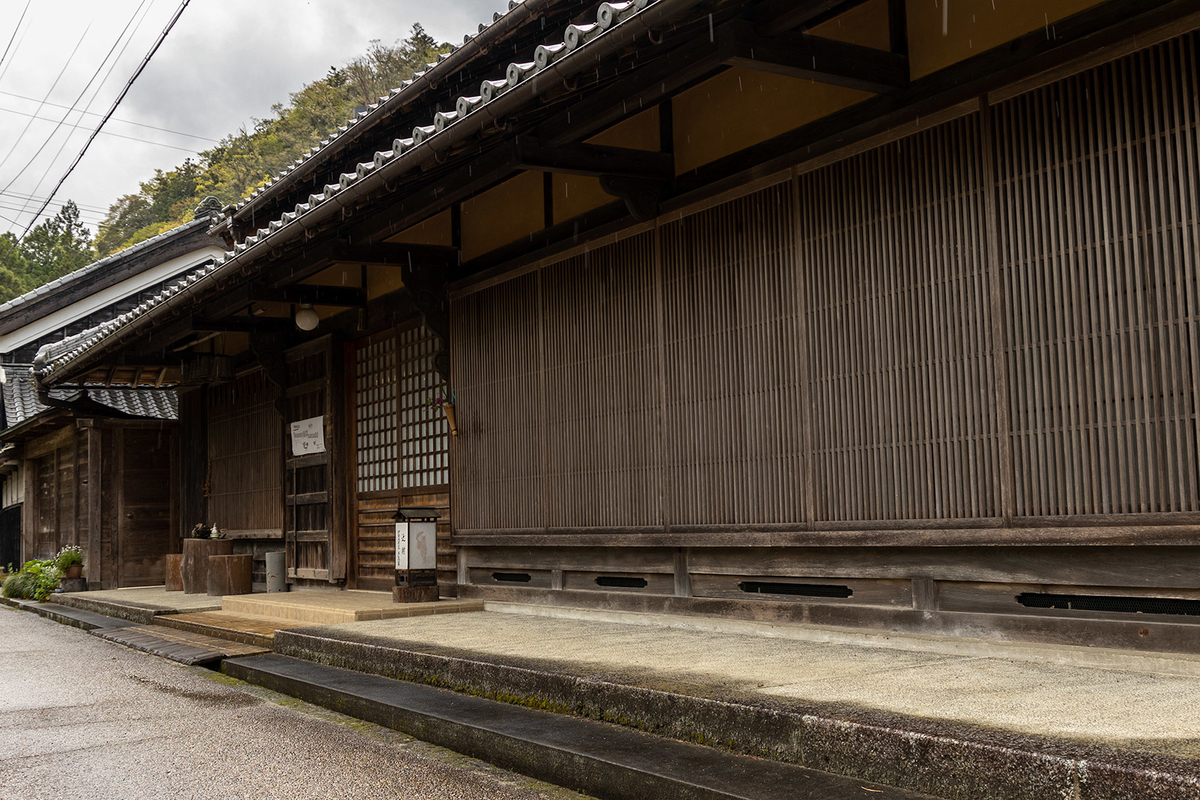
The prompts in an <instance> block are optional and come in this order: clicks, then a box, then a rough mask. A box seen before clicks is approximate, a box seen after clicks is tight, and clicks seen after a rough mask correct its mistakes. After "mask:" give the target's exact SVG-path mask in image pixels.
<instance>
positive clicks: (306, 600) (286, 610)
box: [221, 590, 483, 627]
mask: <svg viewBox="0 0 1200 800" xmlns="http://www.w3.org/2000/svg"><path fill="white" fill-rule="evenodd" d="M221 610H222V611H228V612H230V613H232V614H243V615H249V616H256V617H271V618H273V619H276V620H279V621H280V622H282V623H293V624H295V623H301V624H305V625H337V624H339V623H342V622H361V621H363V620H375V619H395V618H399V617H415V616H426V615H431V614H457V613H462V612H466V611H483V601H482V600H438V601H437V602H434V603H393V602H392V596H391V594H389V593H387V592H362V591H354V590H348V591H339V592H332V591H331V592H319V591H312V592H280V593H278V594H243V595H234V596H230V597H226V598H224V600H223V602H222V603H221ZM281 627H282V626H281Z"/></svg>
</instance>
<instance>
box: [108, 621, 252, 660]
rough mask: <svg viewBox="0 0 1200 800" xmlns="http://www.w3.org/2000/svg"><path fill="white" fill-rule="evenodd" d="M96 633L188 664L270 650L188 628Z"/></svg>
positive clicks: (122, 630) (148, 628)
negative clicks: (191, 631) (204, 634)
mask: <svg viewBox="0 0 1200 800" xmlns="http://www.w3.org/2000/svg"><path fill="white" fill-rule="evenodd" d="M92 635H93V636H99V637H100V638H101V639H105V640H107V641H110V642H115V643H116V644H123V645H125V646H126V647H132V648H133V649H134V650H141V651H142V652H144V653H150V654H151V655H156V656H161V657H163V658H167V659H170V660H171V661H178V662H179V663H181V664H188V665H201V666H215V665H216V664H218V663H219V662H220V661H221V660H222V659H225V658H227V657H232V656H249V655H257V654H260V653H265V652H267V650H266V649H264V648H261V647H255V646H253V645H248V644H241V643H237V642H230V641H227V640H225V639H217V638H215V637H212V636H203V635H201V634H197V633H190V632H188V631H177V630H170V629H167V628H162V627H159V626H156V625H155V626H150V625H146V626H133V627H128V628H118V629H99V630H94V631H92Z"/></svg>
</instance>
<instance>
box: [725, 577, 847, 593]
mask: <svg viewBox="0 0 1200 800" xmlns="http://www.w3.org/2000/svg"><path fill="white" fill-rule="evenodd" d="M738 588H739V589H741V590H742V591H743V592H746V593H747V594H788V595H798V596H801V597H850V596H851V595H853V594H854V591H853V590H852V589H851V588H850V587H849V586H837V585H835V584H831V583H778V582H771V581H742V582H741V583H739V584H738Z"/></svg>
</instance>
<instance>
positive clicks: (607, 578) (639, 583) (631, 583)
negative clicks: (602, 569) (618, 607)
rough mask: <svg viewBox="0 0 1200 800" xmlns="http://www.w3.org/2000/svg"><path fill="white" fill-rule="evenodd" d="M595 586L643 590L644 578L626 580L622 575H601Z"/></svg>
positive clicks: (644, 586) (644, 585) (645, 584)
mask: <svg viewBox="0 0 1200 800" xmlns="http://www.w3.org/2000/svg"><path fill="white" fill-rule="evenodd" d="M596 585H597V586H615V587H617V588H620V589H645V588H646V586H647V585H648V584H647V582H646V579H645V578H627V577H625V576H624V575H601V576H600V577H599V578H596Z"/></svg>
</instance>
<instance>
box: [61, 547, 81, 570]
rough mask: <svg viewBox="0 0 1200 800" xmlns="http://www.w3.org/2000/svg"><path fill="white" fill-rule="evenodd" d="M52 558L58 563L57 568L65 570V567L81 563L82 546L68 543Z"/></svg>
mask: <svg viewBox="0 0 1200 800" xmlns="http://www.w3.org/2000/svg"><path fill="white" fill-rule="evenodd" d="M54 560H55V563H57V564H58V568H59V569H60V570H62V571H63V572H66V570H67V567H73V566H75V565H76V564H83V548H81V547H76V546H75V545H70V544H69V545H67V546H66V547H64V548H63V549H62V550H59V551H58V556H57V557H56V558H55V559H54Z"/></svg>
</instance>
